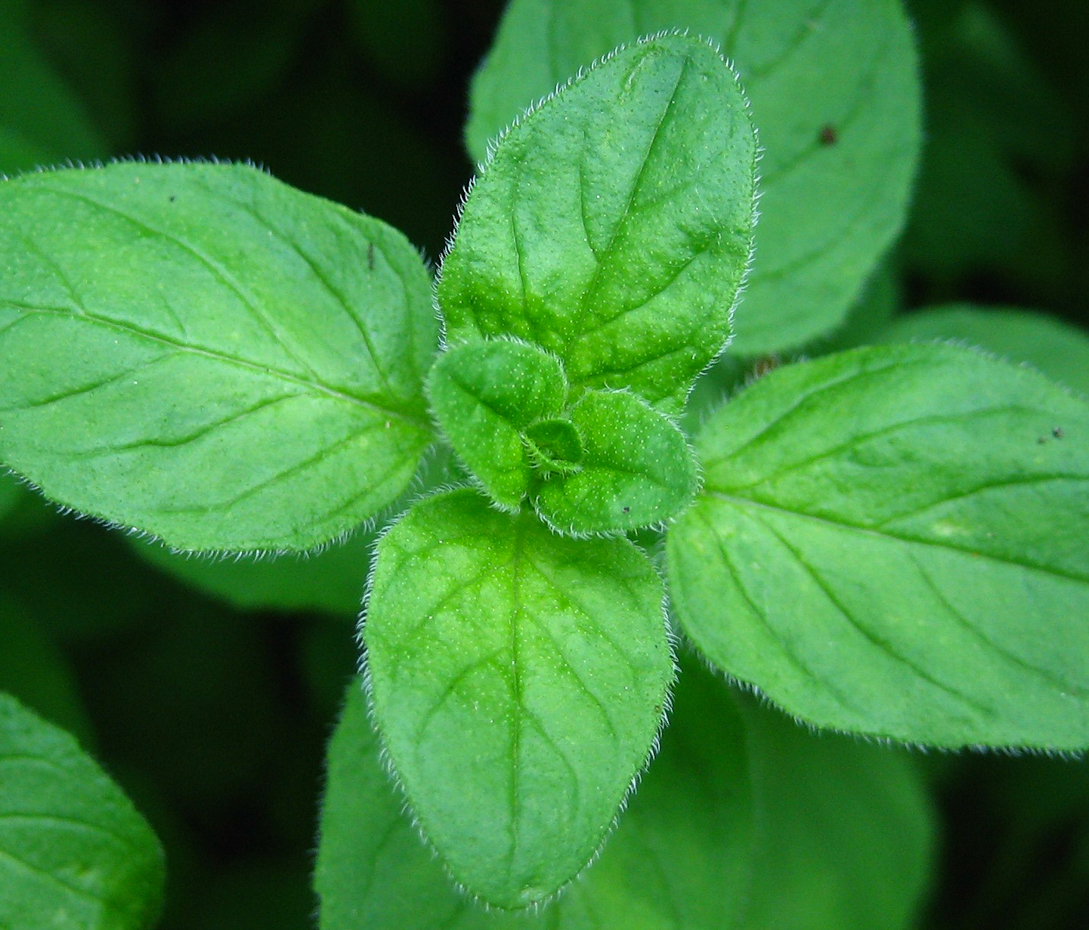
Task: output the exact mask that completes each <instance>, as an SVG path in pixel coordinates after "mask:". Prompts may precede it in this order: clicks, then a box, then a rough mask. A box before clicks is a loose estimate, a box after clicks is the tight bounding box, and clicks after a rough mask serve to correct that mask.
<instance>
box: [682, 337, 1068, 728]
mask: <svg viewBox="0 0 1089 930" xmlns="http://www.w3.org/2000/svg"><path fill="white" fill-rule="evenodd" d="M697 453H698V455H699V456H700V459H701V462H702V464H703V466H704V469H705V481H706V486H705V489H704V491H703V493H702V495H701V497H700V498H699V500H698V503H697V504H696V505H695V506H694V507H693V508H692V509H691V510H689V511H688V513H687V514H685V516H684V517H682V518H681V520H680V521H679V522H678V523H677V524H676V525H675V526H674V527H673V528H672V530H671V532H670V535H669V538H668V561H669V574H670V586H671V596H672V599H673V603H674V605H675V607H676V610H677V613H678V616H679V618H680V620H681V623H682V625H683V626H684V628H685V629H686V631H687V632H688V634H689V635H690V636H691V637H692V638H693V640H694V641H695V642H696V643H697V644H698V645H699V647H700V648H701V649H702V650H703V651H704V652H705V653H706V654H707V655H708V656H709V657H710V658H711V659H712V660H713V661H714V662H715V663H716V664H717V665H719V666H720V667H722V668H724V669H726V670H727V671H729V672H730V673H731V674H733V675H736V676H737V677H739V678H741V679H743V680H745V681H749V682H752V683H754V684H756V685H757V686H759V687H760V688H761V689H762V690H763V691H764V692H765V693H766V694H767V695H768V696H769V697H771V698H772V699H773V700H774V701H776V702H777V703H779V704H781V705H782V706H783V707H785V708H786V709H788V710H789V711H791V712H792V713H795V714H797V715H798V716H800V717H803V718H805V719H807V720H810V721H812V722H813V723H816V724H819V725H821V726H828V727H835V728H837V729H843V730H852V731H856V732H862V733H871V734H876V735H880V736H887V737H893V738H897V739H903V740H912V741H917V742H922V743H932V744H937V745H942V746H965V745H972V744H987V745H1022V746H1034V747H1047V748H1052V749H1056V748H1057V749H1081V748H1085V747H1086V746H1087V745H1089V665H1087V664H1086V662H1085V657H1086V655H1089V627H1087V626H1086V624H1085V617H1086V616H1087V615H1089V547H1086V545H1085V540H1086V538H1087V536H1089V405H1087V404H1085V403H1084V402H1082V401H1079V400H1077V399H1075V398H1073V397H1071V396H1070V395H1068V394H1067V393H1065V392H1064V391H1063V390H1062V389H1060V388H1058V387H1056V386H1054V385H1053V384H1052V383H1051V382H1049V381H1047V380H1046V379H1045V378H1043V377H1042V376H1040V375H1038V374H1036V373H1035V372H1032V371H1029V370H1025V369H1018V368H1014V367H1012V366H1008V365H1005V364H1002V363H999V362H996V361H993V360H991V359H989V358H986V357H984V356H982V355H979V354H978V353H974V352H970V351H967V350H964V349H955V348H950V347H944V346H925V347H924V346H895V347H893V346H889V347H879V348H871V349H862V350H857V351H854V352H845V353H842V354H840V355H833V356H828V357H826V358H823V359H819V360H817V361H814V362H809V363H805V364H799V365H791V366H788V367H785V368H781V369H779V370H777V371H774V372H772V373H771V374H769V375H766V376H765V377H764V378H761V379H760V380H759V381H757V382H756V383H755V384H754V385H753V386H752V387H750V388H749V389H747V390H746V391H745V392H744V393H742V394H741V395H740V396H739V397H738V398H737V399H736V400H734V401H732V402H731V403H729V404H728V405H727V406H726V407H725V408H724V409H723V410H722V411H721V412H720V413H719V414H718V415H716V416H715V417H714V418H712V420H711V421H710V422H709V423H708V424H707V426H706V428H705V429H704V430H703V432H702V434H701V436H700V437H699V441H698V444H697Z"/></svg>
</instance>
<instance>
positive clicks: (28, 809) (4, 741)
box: [0, 693, 165, 930]
mask: <svg viewBox="0 0 1089 930" xmlns="http://www.w3.org/2000/svg"><path fill="white" fill-rule="evenodd" d="M164 879H165V868H164V864H163V852H162V849H161V848H160V846H159V841H158V840H157V839H156V837H155V834H154V833H152V831H151V828H150V827H149V826H148V825H147V823H146V822H145V821H144V819H143V818H142V817H141V816H140V815H139V814H138V813H137V812H136V810H135V809H134V808H133V806H132V804H131V803H130V802H129V800H128V798H126V797H125V796H124V795H123V794H122V793H121V790H120V789H119V788H118V787H117V786H116V785H115V784H114V783H113V782H111V781H110V780H109V779H108V778H107V777H106V776H105V775H104V774H103V773H102V770H101V769H99V767H98V766H97V765H96V764H95V763H94V762H93V761H92V760H91V759H90V758H89V757H88V756H86V755H85V754H84V753H83V752H82V751H81V750H80V748H79V746H78V745H77V744H76V741H75V740H74V739H73V738H72V737H71V736H69V735H68V734H67V733H65V732H64V731H63V730H58V729H57V728H56V727H54V726H52V725H50V724H48V723H46V722H45V721H43V720H42V719H41V718H39V717H38V716H37V715H35V714H33V713H31V712H30V711H28V710H26V709H25V708H24V707H23V706H22V705H21V704H19V702H18V701H16V700H15V699H14V698H13V697H11V696H10V695H7V694H2V693H0V926H4V927H6V928H8V930H40V928H43V927H56V928H58V930H147V928H150V927H153V926H154V925H155V923H156V920H157V918H158V914H159V907H160V904H161V902H162V895H163V883H164Z"/></svg>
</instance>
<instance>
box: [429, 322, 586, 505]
mask: <svg viewBox="0 0 1089 930" xmlns="http://www.w3.org/2000/svg"><path fill="white" fill-rule="evenodd" d="M427 394H428V397H429V398H430V400H431V409H432V411H433V412H434V414H435V418H436V419H437V420H438V421H439V425H440V426H441V427H442V429H443V432H444V433H446V437H447V439H449V440H450V444H451V445H452V446H453V447H454V451H456V452H457V454H458V455H459V456H460V457H461V458H462V460H463V461H464V462H465V464H466V465H467V466H468V467H469V470H470V471H471V472H472V473H473V475H474V476H475V477H476V478H477V480H478V481H479V482H480V484H481V485H482V486H483V488H484V490H485V491H486V492H487V494H488V496H489V497H491V498H492V500H494V501H495V502H496V503H497V504H499V505H500V506H502V507H505V508H508V509H516V508H517V507H518V505H519V504H520V503H521V502H522V498H523V497H525V495H526V491H528V490H529V482H530V474H531V472H532V465H531V463H530V462H528V461H526V449H525V444H524V435H525V432H526V430H527V429H528V428H529V426H530V425H531V424H533V423H534V422H536V421H537V420H542V419H546V418H551V417H554V416H556V414H558V413H559V412H560V411H561V410H562V409H563V406H564V402H565V401H566V400H567V379H566V378H565V377H564V373H563V366H562V365H561V364H560V362H559V360H558V359H557V358H555V357H554V356H552V355H549V354H548V353H547V352H544V351H542V350H541V349H538V348H536V347H535V346H531V345H525V344H524V343H520V342H512V341H510V340H508V339H495V340H490V341H488V342H471V343H468V344H465V345H460V346H456V347H454V348H452V349H450V350H449V351H447V352H444V353H443V354H442V355H441V356H439V359H438V361H436V362H435V364H434V365H433V366H432V368H431V373H430V375H429V376H428V380H427Z"/></svg>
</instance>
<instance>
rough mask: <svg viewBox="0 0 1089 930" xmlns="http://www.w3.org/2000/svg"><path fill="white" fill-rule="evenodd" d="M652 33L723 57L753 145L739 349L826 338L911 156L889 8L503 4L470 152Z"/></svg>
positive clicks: (476, 90) (657, 0)
mask: <svg viewBox="0 0 1089 930" xmlns="http://www.w3.org/2000/svg"><path fill="white" fill-rule="evenodd" d="M662 29H688V30H690V31H691V32H692V33H693V34H699V35H703V36H708V37H710V38H712V39H714V40H715V41H717V42H720V43H721V46H722V52H723V54H724V55H725V56H726V57H727V58H728V59H729V60H730V61H732V62H733V63H734V64H735V65H736V67H737V69H738V72H739V74H740V76H741V80H742V82H743V84H744V86H745V89H746V91H747V93H748V94H749V96H750V98H751V99H752V110H753V120H754V121H755V123H756V125H757V127H758V129H759V131H760V143H761V147H762V148H763V149H764V156H763V160H762V162H761V165H760V175H761V184H760V188H761V201H760V223H759V226H758V229H757V236H756V254H755V261H754V264H753V269H752V273H751V275H750V276H749V281H748V285H747V289H746V292H745V299H744V301H743V302H742V303H741V305H740V306H739V308H738V314H737V326H736V329H737V338H736V340H735V341H734V346H733V347H734V349H736V350H737V351H738V352H742V353H745V354H753V355H755V354H759V353H767V352H773V351H776V350H780V349H784V348H789V347H791V346H797V345H802V344H805V343H807V342H809V341H810V340H811V339H813V338H814V337H816V336H819V335H821V334H823V333H826V332H829V331H830V330H832V329H833V328H835V327H836V326H837V325H838V324H839V323H840V322H841V321H842V320H843V318H844V316H845V314H846V313H847V310H848V308H849V307H850V306H851V304H852V303H853V301H854V298H855V297H856V295H857V294H858V292H859V291H860V289H861V288H862V285H863V283H864V282H865V280H866V278H867V277H868V276H869V274H870V272H871V271H872V269H873V267H874V265H875V264H876V262H877V260H878V258H879V257H880V255H881V254H882V252H883V251H884V250H885V249H886V248H887V247H888V245H889V243H890V242H891V241H892V239H893V237H894V236H895V235H896V233H897V232H898V230H899V228H900V226H901V224H902V222H903V219H904V214H905V210H906V206H907V201H908V195H909V188H910V183H911V180H912V175H913V172H914V167H915V163H916V160H917V156H918V150H919V144H920V128H919V122H920V119H919V109H920V107H919V97H920V93H919V81H918V78H917V75H916V64H915V54H914V50H913V43H912V37H911V30H910V26H909V24H908V21H907V18H906V17H905V16H904V12H903V10H902V9H901V5H900V3H899V2H897V0H879V2H874V0H829V2H821V3H815V4H814V3H804V2H802V0H794V2H788V3H774V4H769V3H747V2H745V0H688V2H684V3H678V2H675V0H591V2H587V0H514V2H512V3H511V4H510V6H509V7H508V9H507V13H506V15H505V17H504V19H503V22H502V25H501V26H500V30H499V35H498V38H497V39H496V42H495V45H494V47H493V49H492V51H491V53H490V55H489V57H488V59H487V61H486V62H485V65H484V67H483V68H482V69H481V70H480V72H479V73H478V75H477V77H476V79H475V81H474V83H473V88H472V107H471V114H470V120H469V127H468V133H467V136H468V145H469V150H470V152H471V153H472V154H473V156H474V157H475V158H477V159H482V158H484V155H485V150H486V147H487V144H488V140H489V139H491V138H493V137H494V136H495V135H496V134H497V133H499V132H500V131H501V130H502V129H503V127H504V126H506V125H508V124H509V123H510V122H511V121H512V120H513V119H515V118H516V117H517V116H518V115H519V114H520V113H521V112H522V111H523V110H524V109H525V108H526V107H527V106H528V105H530V104H531V103H533V102H534V101H535V100H537V99H538V98H539V97H541V96H542V95H544V94H547V93H549V92H550V91H551V90H552V88H553V87H555V86H556V84H557V83H558V82H561V81H564V80H566V79H567V77H568V76H569V75H571V74H574V73H575V72H576V71H577V70H578V69H579V68H582V67H584V66H586V65H588V64H589V63H590V62H591V61H593V60H594V59H596V58H598V57H600V56H601V55H605V54H606V53H608V52H609V51H610V50H611V49H612V48H613V47H615V46H617V45H619V44H620V43H622V42H630V41H632V40H633V39H634V38H635V37H636V36H639V35H648V34H652V33H655V32H657V31H659V30H662ZM706 209H707V210H709V211H711V212H712V213H713V212H715V208H712V207H711V206H710V205H708V206H707V207H706ZM574 216H575V217H577V216H578V212H577V205H576V208H575V212H574ZM641 264H642V260H640V259H636V258H633V259H632V260H631V261H629V263H628V270H631V269H633V268H638V267H640V266H641ZM531 280H532V279H531ZM514 293H517V289H515V290H514ZM718 293H719V294H721V295H722V296H723V297H725V296H726V292H725V291H718Z"/></svg>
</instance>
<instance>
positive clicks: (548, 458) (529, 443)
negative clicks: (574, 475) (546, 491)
mask: <svg viewBox="0 0 1089 930" xmlns="http://www.w3.org/2000/svg"><path fill="white" fill-rule="evenodd" d="M525 442H526V451H527V453H528V454H529V461H530V464H532V465H533V467H534V468H537V469H539V470H540V472H541V474H542V475H544V476H545V477H547V476H549V475H552V474H554V473H556V472H559V473H560V474H565V475H566V474H570V473H571V472H574V471H578V469H579V468H581V467H582V466H581V464H580V463H581V462H582V454H583V445H582V437H581V436H579V431H578V430H577V429H575V425H574V424H573V423H572V422H571V421H570V420H541V421H540V422H538V423H533V424H531V425H530V426H529V427H528V428H527V429H526V435H525Z"/></svg>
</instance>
